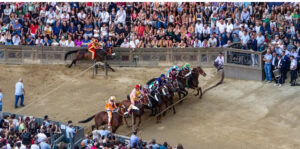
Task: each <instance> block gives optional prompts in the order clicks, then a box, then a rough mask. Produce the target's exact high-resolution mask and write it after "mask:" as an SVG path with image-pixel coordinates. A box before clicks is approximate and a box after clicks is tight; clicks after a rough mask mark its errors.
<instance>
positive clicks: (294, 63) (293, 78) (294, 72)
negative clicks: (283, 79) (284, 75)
mask: <svg viewBox="0 0 300 149" xmlns="http://www.w3.org/2000/svg"><path fill="white" fill-rule="evenodd" d="M290 60H291V65H290V71H291V81H290V83H291V86H295V85H296V80H297V60H296V59H295V57H294V56H293V55H291V56H290Z"/></svg>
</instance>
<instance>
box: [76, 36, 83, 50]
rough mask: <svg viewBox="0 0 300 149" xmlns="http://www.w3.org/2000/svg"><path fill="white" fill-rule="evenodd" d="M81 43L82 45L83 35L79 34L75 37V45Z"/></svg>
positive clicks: (78, 45) (79, 45)
mask: <svg viewBox="0 0 300 149" xmlns="http://www.w3.org/2000/svg"><path fill="white" fill-rule="evenodd" d="M81 45H82V39H81V36H77V39H75V46H76V47H81Z"/></svg>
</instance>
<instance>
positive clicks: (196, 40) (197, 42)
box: [194, 38, 202, 48]
mask: <svg viewBox="0 0 300 149" xmlns="http://www.w3.org/2000/svg"><path fill="white" fill-rule="evenodd" d="M200 47H202V43H201V40H198V39H197V38H196V39H195V41H194V48H200Z"/></svg>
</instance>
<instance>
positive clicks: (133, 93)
mask: <svg viewBox="0 0 300 149" xmlns="http://www.w3.org/2000/svg"><path fill="white" fill-rule="evenodd" d="M140 88H141V86H140V85H139V84H137V85H135V88H134V89H133V90H132V91H131V93H130V101H131V105H130V106H129V107H128V109H127V112H125V113H124V114H125V115H127V114H129V112H130V111H131V109H135V110H139V108H138V107H136V106H135V104H136V102H138V101H139V98H140V96H141V90H140Z"/></svg>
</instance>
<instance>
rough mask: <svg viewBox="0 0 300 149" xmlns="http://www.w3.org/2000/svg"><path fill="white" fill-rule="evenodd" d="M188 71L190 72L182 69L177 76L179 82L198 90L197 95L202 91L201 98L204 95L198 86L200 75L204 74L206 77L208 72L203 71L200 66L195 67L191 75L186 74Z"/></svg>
mask: <svg viewBox="0 0 300 149" xmlns="http://www.w3.org/2000/svg"><path fill="white" fill-rule="evenodd" d="M187 73H188V72H186V71H184V70H181V71H180V72H179V75H178V77H177V78H178V82H180V83H181V84H184V85H186V87H188V88H191V89H194V90H197V94H195V96H198V95H199V93H200V96H199V98H201V97H202V89H201V87H199V86H198V85H199V80H198V79H199V75H202V76H204V77H205V76H206V73H205V72H204V71H203V69H202V68H201V67H200V66H198V67H196V68H193V69H192V72H191V74H190V75H189V76H185V75H186V74H187Z"/></svg>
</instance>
